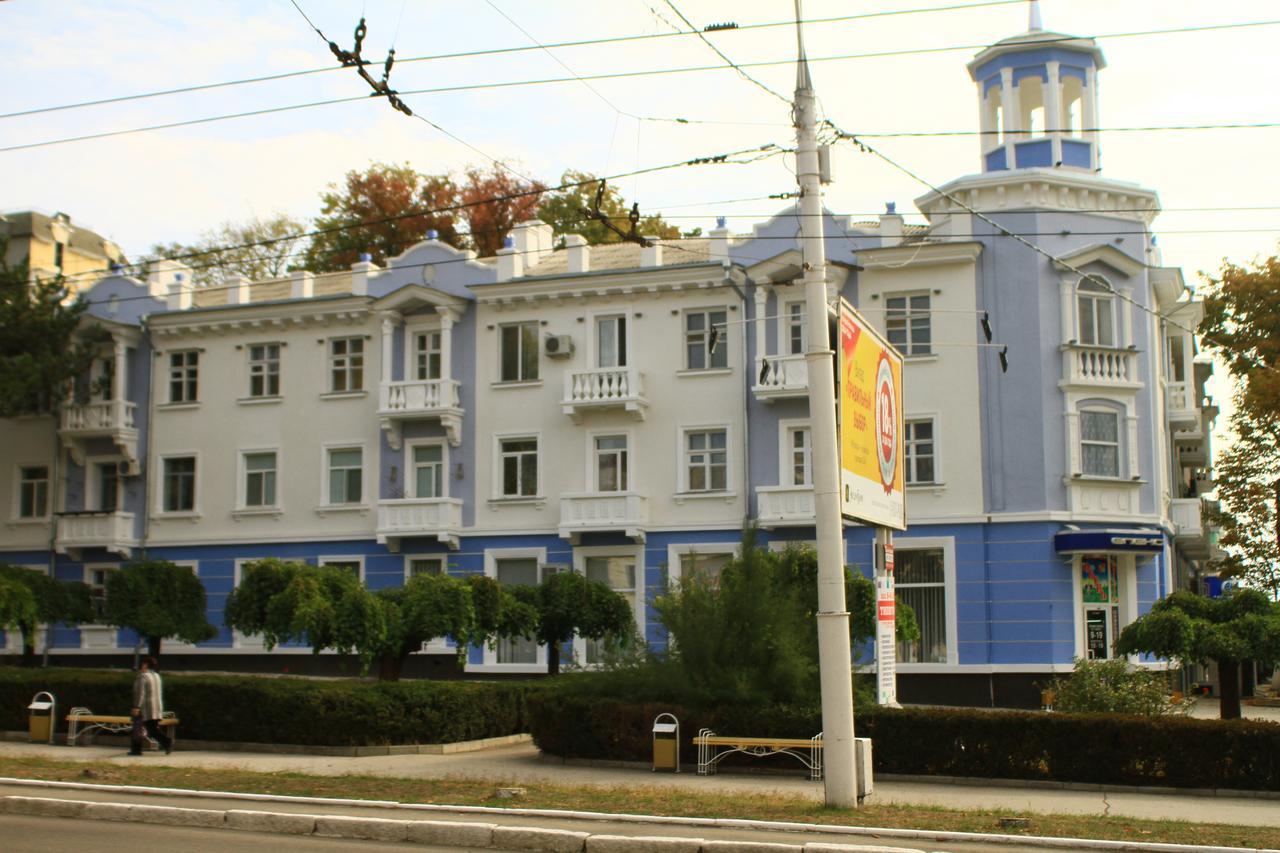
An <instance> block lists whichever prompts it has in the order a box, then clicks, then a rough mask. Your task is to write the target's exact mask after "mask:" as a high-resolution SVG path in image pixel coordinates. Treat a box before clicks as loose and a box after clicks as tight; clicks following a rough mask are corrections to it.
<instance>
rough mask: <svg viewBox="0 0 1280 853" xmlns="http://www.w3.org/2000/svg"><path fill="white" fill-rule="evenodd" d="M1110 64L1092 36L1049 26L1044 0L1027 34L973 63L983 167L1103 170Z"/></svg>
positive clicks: (1033, 5) (1034, 5)
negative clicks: (1103, 88) (1102, 125)
mask: <svg viewBox="0 0 1280 853" xmlns="http://www.w3.org/2000/svg"><path fill="white" fill-rule="evenodd" d="M1104 67H1106V62H1105V60H1104V59H1103V58H1102V49H1101V48H1099V47H1098V45H1097V43H1096V42H1095V41H1094V40H1093V39H1092V38H1087V37H1086V38H1082V37H1077V36H1070V35H1064V34H1062V33H1055V32H1051V31H1048V30H1045V29H1044V25H1043V23H1042V20H1041V17H1040V3H1039V0H1031V2H1030V21H1029V22H1028V27H1027V32H1025V33H1023V34H1021V35H1016V36H1012V37H1010V38H1006V39H1003V40H1001V41H998V42H996V43H995V44H993V45H991V47H988V48H987V49H986V50H984V51H982V52H981V53H979V54H978V55H977V56H976V57H974V58H973V60H972V61H971V62H970V63H969V65H968V68H969V74H970V76H971V77H972V78H973V81H974V82H975V83H976V84H977V87H978V103H979V108H980V116H981V128H982V134H981V135H980V137H979V138H980V139H981V145H982V170H983V171H984V172H998V171H1002V170H1007V169H1029V168H1055V167H1060V168H1065V169H1078V170H1082V171H1087V172H1096V171H1097V170H1098V168H1099V159H1098V133H1097V130H1096V128H1097V127H1098V78H1097V72H1098V71H1099V70H1100V69H1102V68H1104Z"/></svg>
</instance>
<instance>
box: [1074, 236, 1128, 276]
mask: <svg viewBox="0 0 1280 853" xmlns="http://www.w3.org/2000/svg"><path fill="white" fill-rule="evenodd" d="M1134 236H1135V237H1141V236H1142V235H1141V234H1137V235H1134ZM1094 263H1097V264H1102V265H1103V266H1106V267H1109V268H1111V269H1113V270H1115V271H1116V272H1118V273H1120V274H1121V275H1123V276H1125V277H1126V278H1133V277H1134V276H1136V275H1137V274H1138V273H1140V272H1142V270H1143V269H1145V268H1146V264H1143V263H1142V262H1140V261H1135V260H1134V259H1133V258H1131V257H1130V256H1129V255H1126V254H1125V253H1124V252H1122V251H1120V250H1119V249H1117V248H1116V247H1115V246H1112V245H1111V244H1110V243H1097V244H1095V245H1092V246H1085V247H1084V248H1083V249H1077V250H1075V251H1074V252H1069V253H1067V254H1065V255H1060V256H1059V257H1058V260H1057V261H1055V262H1054V267H1055V268H1056V269H1059V270H1062V271H1064V272H1065V271H1069V270H1070V269H1071V268H1073V267H1074V268H1075V269H1080V268H1081V267H1083V266H1085V265H1087V264H1094Z"/></svg>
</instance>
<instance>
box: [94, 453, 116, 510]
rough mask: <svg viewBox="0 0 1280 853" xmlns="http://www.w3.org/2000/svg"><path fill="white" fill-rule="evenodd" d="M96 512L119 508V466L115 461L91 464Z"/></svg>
mask: <svg viewBox="0 0 1280 853" xmlns="http://www.w3.org/2000/svg"><path fill="white" fill-rule="evenodd" d="M93 477H94V480H95V482H94V487H95V489H96V497H97V506H95V507H93V509H95V510H97V511H98V512H115V511H116V510H118V509H119V508H120V466H119V464H118V463H116V462H97V463H94V466H93Z"/></svg>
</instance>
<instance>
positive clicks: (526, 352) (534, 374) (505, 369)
mask: <svg viewBox="0 0 1280 853" xmlns="http://www.w3.org/2000/svg"><path fill="white" fill-rule="evenodd" d="M498 346H499V351H498V361H499V362H500V365H501V368H500V369H501V371H502V372H501V376H500V378H501V380H502V381H503V382H532V381H534V380H536V379H537V378H538V324H537V323H513V324H512V325H509V326H501V327H500V337H499V345H498Z"/></svg>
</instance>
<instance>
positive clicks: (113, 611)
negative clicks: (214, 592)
mask: <svg viewBox="0 0 1280 853" xmlns="http://www.w3.org/2000/svg"><path fill="white" fill-rule="evenodd" d="M103 620H104V621H105V622H106V624H108V625H114V626H116V627H118V628H131V629H133V630H134V631H137V632H138V635H139V636H140V637H142V638H143V639H144V640H146V642H147V653H148V654H150V655H151V656H153V657H158V656H159V654H160V644H161V642H162V641H163V640H165V639H167V638H171V637H172V638H175V639H179V640H182V641H183V642H187V643H199V642H201V641H203V640H209V639H212V638H213V637H214V636H216V635H217V633H218V629H217V628H215V627H214V626H213V625H211V624H209V620H208V619H206V618H205V594H204V584H202V583H200V579H199V578H198V577H196V574H195V572H193V571H192V570H191V568H190V567H188V566H179V565H176V564H174V563H170V562H169V561H168V560H137V561H134V562H131V563H126V564H125V565H123V566H121V567H120V568H119V569H117V570H116V571H113V572H109V573H108V574H107V584H106V603H105V605H104V608H103Z"/></svg>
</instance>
